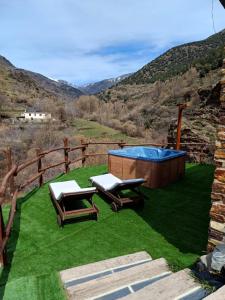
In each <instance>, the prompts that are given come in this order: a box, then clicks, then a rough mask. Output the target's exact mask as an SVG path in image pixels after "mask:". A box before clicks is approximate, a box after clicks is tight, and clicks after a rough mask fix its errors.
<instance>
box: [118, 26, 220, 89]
mask: <svg viewBox="0 0 225 300" xmlns="http://www.w3.org/2000/svg"><path fill="white" fill-rule="evenodd" d="M224 44H225V29H223V30H222V31H220V32H218V33H216V34H214V35H211V36H209V37H208V38H206V39H204V40H200V41H195V42H190V43H185V44H181V45H178V46H175V47H173V48H171V49H169V50H168V51H166V52H165V53H163V54H162V55H160V56H159V57H157V58H156V59H154V60H153V61H151V62H149V63H148V64H146V65H144V66H143V67H142V68H141V69H140V70H138V71H137V72H135V73H134V74H133V75H131V76H129V77H127V78H125V79H124V80H122V81H121V82H120V83H119V85H125V84H145V83H154V82H155V81H157V80H161V81H165V80H167V79H170V78H172V77H174V76H176V75H179V74H184V73H185V72H186V71H187V70H188V69H189V68H190V67H191V66H195V65H197V64H198V61H196V60H202V59H204V58H208V57H209V52H211V55H212V56H213V55H214V54H215V55H216V49H218V48H221V52H223V47H224ZM214 51H215V53H214ZM216 67H217V66H216Z"/></svg>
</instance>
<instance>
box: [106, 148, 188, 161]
mask: <svg viewBox="0 0 225 300" xmlns="http://www.w3.org/2000/svg"><path fill="white" fill-rule="evenodd" d="M108 154H111V155H116V156H122V157H128V158H133V159H140V160H149V161H154V162H161V161H165V160H169V159H172V158H176V157H180V156H185V155H186V152H185V151H180V150H179V151H178V150H171V149H163V148H155V147H129V148H124V149H120V150H109V151H108Z"/></svg>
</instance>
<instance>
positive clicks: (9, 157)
mask: <svg viewBox="0 0 225 300" xmlns="http://www.w3.org/2000/svg"><path fill="white" fill-rule="evenodd" d="M5 154H6V161H7V171H8V172H9V171H10V170H11V169H12V165H13V161H12V149H11V148H10V147H8V148H7V149H6V152H5ZM9 191H10V195H13V193H14V191H15V182H14V176H12V177H11V179H10V184H9Z"/></svg>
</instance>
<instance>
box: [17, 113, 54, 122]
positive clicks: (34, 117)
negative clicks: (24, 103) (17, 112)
mask: <svg viewBox="0 0 225 300" xmlns="http://www.w3.org/2000/svg"><path fill="white" fill-rule="evenodd" d="M21 118H23V119H24V121H25V122H26V121H28V122H47V121H50V120H51V119H52V115H51V114H50V113H44V112H26V111H25V112H24V113H22V114H21Z"/></svg>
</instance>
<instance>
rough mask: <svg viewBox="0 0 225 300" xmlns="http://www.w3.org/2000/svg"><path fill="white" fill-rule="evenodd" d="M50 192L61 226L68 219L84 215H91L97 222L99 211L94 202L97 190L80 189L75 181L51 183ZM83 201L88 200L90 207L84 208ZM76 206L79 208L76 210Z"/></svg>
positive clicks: (91, 188)
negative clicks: (93, 198)
mask: <svg viewBox="0 0 225 300" xmlns="http://www.w3.org/2000/svg"><path fill="white" fill-rule="evenodd" d="M49 191H50V196H51V200H52V202H53V205H54V207H55V210H56V213H57V222H58V224H59V226H62V225H63V222H64V221H65V220H67V219H71V218H74V217H77V216H82V215H90V216H92V217H93V218H94V219H95V220H97V217H98V212H99V210H98V208H97V207H96V205H95V204H94V202H93V201H92V197H93V195H94V194H95V193H96V188H93V187H90V188H80V186H79V185H78V184H77V183H76V181H75V180H70V181H64V182H55V183H50V184H49ZM83 200H87V201H88V204H90V207H87V206H85V207H82V204H83ZM74 205H77V206H79V207H78V208H77V207H76V208H74Z"/></svg>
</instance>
